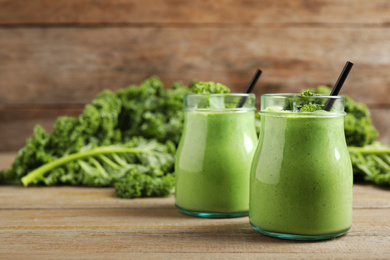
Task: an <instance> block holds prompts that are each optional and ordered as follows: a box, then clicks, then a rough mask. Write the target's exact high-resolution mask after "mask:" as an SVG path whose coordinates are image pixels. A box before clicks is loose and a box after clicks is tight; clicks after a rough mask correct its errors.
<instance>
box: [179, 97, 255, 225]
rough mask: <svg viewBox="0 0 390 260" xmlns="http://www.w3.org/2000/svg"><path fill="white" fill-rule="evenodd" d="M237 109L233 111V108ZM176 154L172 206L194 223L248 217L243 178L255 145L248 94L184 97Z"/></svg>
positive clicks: (252, 107)
mask: <svg viewBox="0 0 390 260" xmlns="http://www.w3.org/2000/svg"><path fill="white" fill-rule="evenodd" d="M239 102H240V104H243V105H242V106H240V107H237V106H238V104H239ZM184 111H185V123H184V131H183V135H182V138H181V141H180V144H179V147H178V150H177V153H176V162H175V175H176V188H175V200H176V207H177V208H178V209H179V211H181V212H183V213H185V214H188V215H193V216H198V217H210V218H218V217H240V216H246V215H248V209H249V175H250V166H251V162H252V158H253V154H254V151H255V148H256V144H257V134H256V130H255V114H254V113H255V96H254V95H253V94H190V95H186V96H185V97H184Z"/></svg>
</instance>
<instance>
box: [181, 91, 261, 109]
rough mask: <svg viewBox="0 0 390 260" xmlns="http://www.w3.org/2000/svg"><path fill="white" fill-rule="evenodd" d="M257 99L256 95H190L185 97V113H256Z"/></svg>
mask: <svg viewBox="0 0 390 260" xmlns="http://www.w3.org/2000/svg"><path fill="white" fill-rule="evenodd" d="M255 99H256V98H255V95H254V94H240V93H237V94H235V93H234V94H189V95H185V96H184V111H198V112H200V111H202V112H245V111H254V110H256V108H255Z"/></svg>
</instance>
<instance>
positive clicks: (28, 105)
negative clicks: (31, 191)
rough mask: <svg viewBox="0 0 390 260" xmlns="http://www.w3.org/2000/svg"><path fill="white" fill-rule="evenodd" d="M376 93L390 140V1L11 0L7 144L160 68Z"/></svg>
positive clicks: (288, 86) (2, 60) (278, 85)
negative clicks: (345, 74) (343, 74)
mask: <svg viewBox="0 0 390 260" xmlns="http://www.w3.org/2000/svg"><path fill="white" fill-rule="evenodd" d="M347 60H350V61H352V62H353V63H354V64H355V66H354V68H353V69H352V71H351V73H350V76H349V78H348V79H347V81H346V83H345V85H344V88H343V90H342V92H343V93H344V94H348V95H350V96H352V97H353V98H354V99H355V100H358V101H360V102H365V103H366V104H367V105H368V106H369V107H370V108H371V111H372V119H373V121H374V124H375V126H376V127H377V128H378V129H379V131H380V134H381V137H380V140H381V141H384V142H387V143H390V1H389V0H370V1H363V0H326V1H325V0H289V1H274V0H245V1H244V0H242V1H235V0H214V1H211V0H210V1H204V0H202V1H201V0H192V1H184V0H182V1H181V0H106V1H103V0H0V122H1V123H0V151H15V150H17V149H18V148H20V147H22V146H23V145H24V143H25V139H26V138H27V137H30V136H31V135H32V129H33V127H34V125H35V124H41V125H43V126H44V127H45V128H46V129H47V130H48V131H51V130H52V125H53V122H54V120H55V118H56V117H57V116H59V115H71V116H77V115H78V114H79V113H80V112H81V111H82V109H83V107H84V105H85V104H86V103H88V102H89V101H90V100H91V99H92V98H93V97H94V96H95V95H96V94H97V93H99V92H100V91H102V90H103V89H112V90H116V89H119V88H122V87H126V86H128V85H130V84H138V83H140V82H141V81H142V80H144V79H146V78H148V77H150V76H153V75H157V76H159V77H160V78H161V80H162V81H163V82H164V83H165V85H166V86H167V87H170V86H171V84H172V83H173V82H174V81H178V80H181V81H183V82H184V83H186V84H187V83H188V82H190V81H191V80H193V79H198V80H204V81H209V80H211V81H218V82H221V83H224V84H226V85H228V86H230V87H231V88H233V90H234V91H235V92H240V91H244V89H245V87H246V85H247V84H248V82H249V81H250V78H251V77H252V75H253V73H254V71H255V69H256V68H260V69H262V70H263V72H264V73H263V75H262V77H261V79H260V81H259V83H258V86H257V88H256V90H255V92H256V94H257V95H258V96H257V99H258V102H259V95H260V94H262V93H267V92H268V93H270V92H298V91H300V90H302V89H305V88H309V87H315V86H317V85H320V84H327V85H330V86H332V85H333V84H334V83H335V81H336V79H337V77H338V75H339V73H340V71H341V69H342V67H343V66H344V64H345V62H346V61H347Z"/></svg>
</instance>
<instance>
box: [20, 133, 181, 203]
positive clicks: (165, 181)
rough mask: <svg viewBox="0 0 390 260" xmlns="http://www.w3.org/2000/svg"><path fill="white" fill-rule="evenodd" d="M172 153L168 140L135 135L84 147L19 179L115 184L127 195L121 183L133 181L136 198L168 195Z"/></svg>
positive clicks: (43, 182)
mask: <svg viewBox="0 0 390 260" xmlns="http://www.w3.org/2000/svg"><path fill="white" fill-rule="evenodd" d="M174 152H175V147H174V144H173V143H171V142H168V143H166V144H160V143H158V142H157V141H153V140H145V139H143V138H136V137H135V138H133V140H132V142H128V143H126V144H121V145H119V144H116V145H110V146H100V147H96V148H91V147H84V148H83V149H81V150H80V151H79V152H77V153H72V154H68V155H65V156H63V157H61V158H58V159H56V160H53V161H51V162H50V163H47V164H44V165H42V166H40V167H38V168H36V169H35V170H33V171H32V172H30V173H29V174H27V175H26V176H24V177H23V178H22V182H23V184H24V185H25V186H27V185H30V184H45V185H60V184H71V185H83V186H95V187H100V186H115V187H118V188H117V189H118V190H117V195H118V196H120V197H129V196H128V195H126V194H127V192H126V189H125V188H126V187H125V186H123V185H124V183H126V184H128V183H129V181H130V180H134V181H135V182H134V183H133V184H131V185H130V186H128V187H129V189H130V190H132V189H135V188H134V187H135V186H139V189H140V191H141V193H140V194H138V195H137V196H136V197H140V196H142V197H151V196H160V195H169V194H171V192H172V187H173V184H174V180H173V179H172V178H171V177H170V176H171V175H172V174H170V172H173V164H174ZM117 183H118V185H117ZM121 185H122V186H121ZM168 188H169V189H168ZM128 192H130V191H128ZM134 196H135V195H133V196H132V197H134Z"/></svg>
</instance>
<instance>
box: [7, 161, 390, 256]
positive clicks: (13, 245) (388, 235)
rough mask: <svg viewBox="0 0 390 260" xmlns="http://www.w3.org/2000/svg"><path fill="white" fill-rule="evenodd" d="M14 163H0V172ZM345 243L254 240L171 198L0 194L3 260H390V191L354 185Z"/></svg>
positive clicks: (87, 192) (73, 191)
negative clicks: (189, 212) (188, 213)
mask: <svg viewBox="0 0 390 260" xmlns="http://www.w3.org/2000/svg"><path fill="white" fill-rule="evenodd" d="M10 158H12V156H11V157H10V156H8V157H7V155H3V156H1V155H0V162H1V163H0V166H4V164H6V163H8V162H9V160H10ZM353 213H354V216H353V226H352V228H351V229H350V231H349V232H348V233H347V234H346V235H345V236H343V237H341V238H338V239H334V240H327V241H322V242H294V241H287V240H280V239H276V238H271V237H267V236H264V235H261V234H259V233H257V232H255V231H254V230H253V229H252V228H251V226H250V225H249V223H248V217H242V218H234V219H203V218H195V217H190V216H186V215H184V214H181V213H179V212H178V211H177V210H176V208H175V206H174V198H173V196H171V197H168V198H147V199H133V200H129V199H119V198H116V197H115V195H114V191H113V189H111V188H85V187H29V188H23V187H9V186H1V187H0V219H1V221H0V258H1V259H61V258H66V259H69V258H83V259H86V258H91V259H117V258H125V259H135V258H139V259H177V258H179V259H184V258H185V259H205V258H207V259H209V258H212V259H232V258H234V259H236V258H237V259H248V258H250V259H260V258H266V259H370V258H375V259H389V258H390V253H389V252H390V190H386V189H381V188H378V187H374V186H371V185H362V184H359V185H357V184H355V186H354V209H353Z"/></svg>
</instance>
